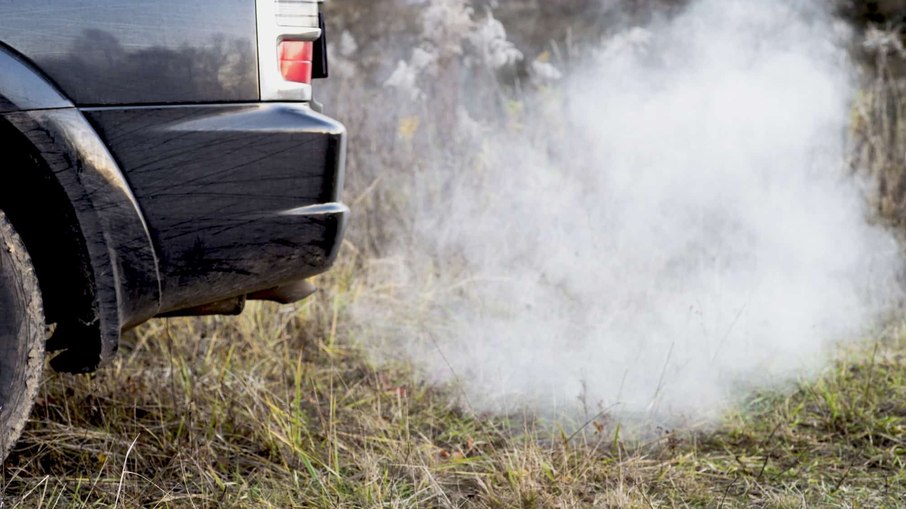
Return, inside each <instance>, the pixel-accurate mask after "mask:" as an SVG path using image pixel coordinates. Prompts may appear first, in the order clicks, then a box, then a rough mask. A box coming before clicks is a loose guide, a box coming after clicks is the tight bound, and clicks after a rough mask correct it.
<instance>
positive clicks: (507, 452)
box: [2, 264, 906, 508]
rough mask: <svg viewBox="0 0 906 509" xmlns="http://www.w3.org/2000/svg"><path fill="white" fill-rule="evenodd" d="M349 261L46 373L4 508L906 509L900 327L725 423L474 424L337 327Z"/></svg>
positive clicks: (8, 475)
mask: <svg viewBox="0 0 906 509" xmlns="http://www.w3.org/2000/svg"><path fill="white" fill-rule="evenodd" d="M355 271H356V269H355V268H354V267H352V265H351V264H350V265H348V266H342V267H339V268H338V270H336V271H334V272H333V273H332V274H331V275H330V276H329V277H328V278H326V279H324V280H322V281H321V284H322V286H324V287H325V288H326V291H325V292H323V293H321V294H319V295H318V296H317V297H315V298H314V299H313V300H311V301H309V302H307V303H304V304H301V305H299V306H296V307H290V308H279V307H275V306H269V305H254V306H251V308H250V309H249V310H248V312H247V313H246V314H245V315H243V316H242V317H240V318H209V319H180V320H169V321H156V322H153V323H151V324H148V325H146V326H143V327H142V328H140V329H139V330H138V331H136V332H134V333H132V334H130V335H129V336H128V337H127V339H126V344H124V346H123V348H122V351H121V353H120V355H119V357H118V359H117V360H116V361H115V362H114V363H113V364H112V365H110V366H109V367H107V368H105V369H104V370H102V371H101V372H99V373H97V374H96V375H93V376H77V377H74V376H68V375H57V374H50V373H49V374H48V376H47V379H46V381H45V384H44V387H43V390H42V392H41V395H40V397H39V400H38V402H37V404H36V406H35V409H34V411H33V414H32V417H33V418H32V421H31V423H30V425H29V426H28V429H27V430H26V432H25V434H24V436H23V439H22V441H21V443H20V444H19V446H18V448H17V449H16V451H15V452H14V454H13V455H12V457H11V458H10V460H9V461H8V462H7V465H6V467H5V469H4V472H3V479H2V483H3V486H4V487H5V496H4V507H20V506H21V507H41V508H90V507H112V506H118V507H275V508H276V507H280V508H285V507H325V508H327V507H331V508H332V507H388V508H409V507H412V508H415V507H419V508H421V507H489V508H496V507H500V508H509V507H521V508H548V507H562V508H572V507H615V508H616V507H620V508H623V507H628V508H635V507H638V508H652V507H714V508H717V507H726V508H732V507H776V508H793V507H871V508H875V507H906V502H904V500H906V498H904V489H906V468H904V466H906V465H904V463H906V332H904V331H900V330H895V331H888V332H886V333H884V334H882V335H881V336H882V337H881V338H880V339H875V340H872V341H868V342H866V343H864V344H863V345H861V346H859V347H858V348H852V349H848V350H846V351H841V353H840V359H841V360H839V361H838V362H836V363H835V364H834V365H832V366H831V367H829V368H828V369H827V370H826V372H824V373H823V374H822V375H821V377H820V378H819V379H818V380H817V381H804V382H802V383H801V385H799V386H798V387H792V388H790V389H789V390H788V391H787V392H785V393H763V394H752V395H751V396H750V398H749V399H748V400H747V401H745V402H743V403H741V404H740V405H739V406H738V407H737V408H736V409H735V410H734V411H732V412H731V413H730V414H729V415H727V416H726V418H725V420H724V422H723V423H721V424H720V425H719V426H718V427H717V429H712V430H694V429H692V430H690V429H686V430H677V431H664V430H662V431H661V432H660V433H658V434H657V436H655V437H653V438H651V439H647V440H644V441H643V440H633V439H628V438H624V435H625V433H623V432H622V431H621V428H619V427H618V426H615V425H614V424H613V423H612V422H607V421H605V420H601V422H591V423H589V425H588V426H586V427H585V428H584V429H582V430H581V431H580V432H578V433H573V432H574V431H575V429H574V428H567V427H566V426H565V425H564V426H563V427H562V428H558V427H556V426H554V427H553V428H552V427H550V426H540V425H538V424H536V423H535V422H534V421H533V420H532V419H531V418H530V416H508V417H506V416H495V415H474V414H473V413H471V412H469V411H467V410H465V409H463V408H459V407H457V406H455V405H454V404H453V403H451V402H453V401H456V400H457V399H459V398H458V397H457V396H458V394H457V393H456V392H455V389H454V388H450V387H446V388H445V387H434V386H429V385H425V384H423V383H420V382H418V381H417V378H416V377H415V376H413V373H412V372H411V370H410V369H409V368H408V367H407V366H405V365H404V364H402V363H401V364H400V365H396V366H386V365H383V366H376V365H373V364H372V363H370V362H369V361H368V359H367V358H366V357H365V356H364V355H363V353H362V352H361V351H360V350H359V349H358V348H356V347H355V346H354V345H355V344H356V343H355V340H356V338H353V337H349V332H348V331H347V329H346V327H345V326H344V322H343V318H344V312H345V311H344V310H345V306H346V304H347V303H348V300H349V299H353V298H355V296H356V295H357V294H358V292H361V291H362V290H363V289H362V288H360V287H358V286H356V285H357V283H355V281H356V279H355V278H353V274H354V273H355Z"/></svg>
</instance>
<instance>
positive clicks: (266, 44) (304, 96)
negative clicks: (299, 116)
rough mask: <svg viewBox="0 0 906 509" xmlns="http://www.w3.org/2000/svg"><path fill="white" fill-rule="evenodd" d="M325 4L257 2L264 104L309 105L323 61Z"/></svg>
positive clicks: (282, 0)
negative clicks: (323, 7) (322, 12)
mask: <svg viewBox="0 0 906 509" xmlns="http://www.w3.org/2000/svg"><path fill="white" fill-rule="evenodd" d="M321 3H322V0H257V9H258V75H259V76H258V77H259V84H260V85H259V86H260V89H261V100H262V101H309V100H311V80H312V77H321V75H322V74H324V73H323V72H321V69H322V68H324V69H325V70H326V64H325V62H324V61H323V58H324V56H325V52H324V43H325V41H324V39H323V38H322V37H323V35H324V30H323V19H322V18H321V14H320V10H321V9H320V7H321Z"/></svg>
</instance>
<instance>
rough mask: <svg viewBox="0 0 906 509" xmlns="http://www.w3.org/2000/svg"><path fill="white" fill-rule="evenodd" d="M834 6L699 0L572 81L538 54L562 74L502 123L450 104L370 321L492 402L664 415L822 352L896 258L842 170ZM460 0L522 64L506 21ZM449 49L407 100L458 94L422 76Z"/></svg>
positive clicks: (694, 413)
mask: <svg viewBox="0 0 906 509" xmlns="http://www.w3.org/2000/svg"><path fill="white" fill-rule="evenodd" d="M429 3H432V2H429ZM827 3H828V2H824V1H823V0H813V1H805V0H801V1H789V0H698V1H695V2H693V3H692V4H691V5H690V6H689V7H688V8H686V9H685V10H684V11H683V12H682V13H681V14H679V15H678V16H676V17H674V18H672V19H670V20H661V21H657V22H653V23H652V24H650V25H649V26H646V27H644V28H634V29H629V30H626V31H622V32H621V33H620V35H618V36H616V37H612V38H610V39H609V40H608V41H607V42H606V43H605V44H603V46H602V47H601V48H599V50H598V51H596V52H595V53H594V55H593V57H591V58H588V59H586V60H584V63H583V64H581V65H577V66H576V67H578V70H573V71H572V72H569V73H566V77H563V78H561V77H560V73H559V71H558V70H557V69H556V68H555V67H553V66H551V65H550V64H548V63H544V62H539V63H536V64H535V67H536V69H538V70H537V71H536V74H537V75H538V77H539V79H544V80H547V81H548V84H547V85H546V86H543V87H538V88H537V89H535V90H533V91H532V92H526V93H525V95H523V96H522V97H521V98H520V99H521V100H520V101H518V102H516V103H512V104H510V105H509V106H508V107H506V108H503V109H502V110H501V115H502V117H503V118H502V119H499V120H495V121H488V120H486V119H482V117H481V116H480V115H474V114H473V115H470V114H468V113H466V111H467V110H466V108H464V107H458V108H456V109H455V111H451V112H449V117H448V118H449V122H450V127H449V129H450V130H451V131H452V132H449V133H447V135H448V138H446V139H440V140H433V141H432V142H431V143H430V144H423V145H418V144H416V145H414V146H413V148H412V150H414V151H418V150H425V147H430V150H436V152H435V153H431V154H430V155H425V154H423V156H424V157H427V158H429V159H430V160H431V161H433V163H434V164H433V165H429V166H428V167H426V168H422V169H421V170H419V171H416V172H414V174H413V176H412V177H411V179H410V180H408V181H406V183H405V184H404V183H402V182H400V183H399V186H400V188H402V189H403V190H404V193H405V194H406V200H405V206H406V207H408V208H407V209H406V214H407V215H408V216H410V217H411V218H413V219H412V223H411V227H410V228H409V229H408V231H406V232H405V234H400V235H397V236H396V238H394V239H393V241H394V243H393V251H394V252H395V253H396V256H392V257H388V258H387V259H383V260H379V261H376V262H375V263H373V264H372V267H371V269H372V270H371V272H370V274H369V277H370V278H371V283H370V287H376V288H381V289H380V290H375V291H373V292H372V293H369V294H366V295H365V296H364V297H363V298H362V299H360V300H359V301H358V302H356V303H355V304H354V305H353V311H354V315H355V316H356V317H357V318H358V320H357V323H359V324H361V332H362V334H363V336H362V337H363V340H364V341H366V342H368V343H370V344H372V345H374V351H375V352H376V353H377V354H378V355H381V356H384V357H386V358H394V357H395V356H398V355H400V354H405V355H406V356H407V358H409V359H411V360H412V361H414V363H415V365H416V366H418V367H419V368H420V369H421V370H422V371H423V372H424V373H425V376H427V377H428V378H429V379H430V380H431V381H436V382H449V381H455V382H456V383H460V384H461V385H462V387H463V389H464V392H465V394H466V395H467V398H468V400H469V404H470V405H471V406H472V407H474V408H478V409H487V410H494V411H508V410H515V409H523V408H529V409H533V410H535V411H538V412H540V413H543V414H547V415H550V414H555V413H562V412H566V413H572V412H574V411H575V410H576V409H583V406H584V410H585V411H592V412H598V411H601V410H605V409H606V410H607V411H609V412H611V413H612V414H614V415H618V416H622V417H624V418H626V417H631V418H637V417H643V418H645V419H655V420H657V421H659V422H664V421H665V420H666V421H675V420H676V419H680V418H689V417H694V418H696V419H698V418H700V417H702V416H707V417H715V416H717V415H719V412H720V411H721V410H722V409H724V408H725V407H726V405H728V404H731V403H732V402H733V401H734V400H735V399H736V398H737V397H738V395H739V394H740V391H743V390H748V389H752V388H756V387H775V386H777V384H780V383H783V382H784V381H788V380H791V379H793V378H795V377H798V376H800V375H807V374H809V373H811V372H813V371H814V369H815V368H818V367H820V366H821V365H822V363H823V362H824V361H825V359H826V357H825V355H826V354H827V353H828V351H829V347H831V346H832V345H834V344H835V343H836V342H838V341H842V340H853V339H858V338H859V335H860V334H862V333H863V332H865V331H866V328H867V327H868V326H870V325H871V324H872V323H873V320H874V319H876V318H877V317H878V316H879V312H881V311H883V310H884V309H886V308H887V306H888V305H889V304H890V303H892V302H893V301H894V299H895V297H896V292H895V290H894V288H895V287H896V281H895V280H896V276H897V271H898V268H899V264H898V248H897V245H896V243H895V242H894V241H893V240H892V238H891V237H890V236H889V235H888V234H886V233H885V232H883V231H882V230H881V229H879V228H878V227H875V226H871V225H870V224H869V223H868V222H867V220H866V210H865V204H864V198H863V196H862V194H861V192H860V190H859V189H858V187H857V183H856V182H854V181H853V179H852V178H851V177H850V176H848V173H847V171H846V169H845V162H846V156H847V154H846V145H847V141H846V136H847V125H848V121H849V113H850V109H849V104H850V102H851V99H852V97H853V94H854V86H853V85H854V79H853V78H854V76H853V74H854V73H853V69H852V67H851V65H850V63H849V61H848V59H847V54H846V51H845V49H844V42H845V41H844V38H845V37H846V33H845V30H842V29H841V27H840V26H839V25H837V24H836V23H835V22H834V20H833V18H832V17H831V15H830V13H829V12H828V7H827V6H826V5H825V4H827ZM433 4H434V5H435V6H436V5H441V6H442V7H443V8H442V9H441V8H439V9H440V10H441V11H443V9H448V10H449V9H454V10H455V9H464V12H467V13H468V9H466V8H465V7H463V2H461V1H458V0H436V1H435V2H433ZM451 6H452V7H451ZM428 10H429V11H430V7H429V8H428ZM469 14H471V13H469ZM426 16H428V17H430V16H431V14H430V13H429V14H426ZM476 18H479V19H478V21H470V20H475V19H476ZM447 19H456V20H457V21H456V22H457V23H461V24H466V23H469V22H471V23H475V24H476V25H477V26H473V27H472V30H473V31H475V32H476V33H485V34H486V37H485V39H484V40H483V42H481V41H479V42H477V43H476V42H475V41H474V40H473V41H472V42H471V44H473V45H475V46H480V47H482V48H483V50H488V51H490V53H489V54H487V55H485V57H484V58H485V60H486V61H488V62H503V63H511V62H510V60H511V58H510V57H508V56H507V52H512V51H514V48H512V46H511V45H508V44H506V43H505V37H503V36H502V32H501V31H500V30H499V26H498V25H497V24H495V23H496V22H494V21H493V20H492V19H489V20H482V19H480V17H477V16H475V15H474V14H471V15H470V16H469V17H468V18H467V19H465V20H464V19H461V18H457V17H455V16H447ZM430 22H431V23H438V20H437V19H436V18H430ZM485 23H489V24H490V27H491V29H488V27H487V26H484V25H483V24H485ZM448 28H449V27H448ZM487 34H490V35H489V36H487ZM444 37H449V35H446V36H444ZM488 37H490V39H491V41H490V43H488V40H487V39H488ZM495 41H496V42H495ZM485 43H487V44H485ZM444 50H445V49H444V48H439V47H437V46H430V45H429V47H427V49H426V48H425V47H421V48H419V49H418V50H417V51H416V54H415V55H414V56H413V58H412V59H410V60H409V61H408V62H406V63H404V64H401V65H400V67H399V68H397V70H396V73H394V76H393V77H392V78H391V80H390V81H389V82H388V86H395V87H403V88H406V90H403V91H401V92H400V93H399V94H398V96H399V97H400V104H399V105H398V108H400V109H406V108H410V109H411V104H412V103H413V102H418V101H422V102H421V103H419V104H422V105H423V107H424V109H425V110H431V109H432V108H436V107H439V106H438V104H440V105H441V106H443V105H448V104H449V103H450V101H446V100H445V99H444V98H438V97H434V96H432V92H431V89H430V88H429V90H415V91H414V90H413V88H414V87H416V86H417V85H416V84H417V83H418V74H419V73H434V74H430V75H429V79H428V81H429V82H430V81H432V80H434V81H442V80H443V79H444V75H443V72H442V71H438V70H437V66H438V65H439V64H438V61H439V60H442V58H443V57H442V56H438V55H437V54H438V53H441V52H442V51H444ZM451 51H454V54H455V45H454V47H453V49H452V50H451ZM432 52H434V53H432ZM479 53H480V52H479ZM432 55H433V57H432ZM463 58H465V57H463ZM468 87H469V85H468V84H466V85H465V86H464V87H463V89H462V91H460V92H459V93H458V94H459V95H458V96H457V97H458V98H459V102H460V103H465V102H467V101H468V99H469V97H468V96H469V94H471V93H472V91H470V89H469V88H468ZM390 95H392V94H390ZM454 103H455V101H454ZM422 121H423V122H424V119H423V120H422ZM413 122H414V121H413ZM416 129H418V126H417V124H416V125H409V127H401V130H400V133H396V136H397V143H400V144H405V139H404V138H406V136H407V135H411V131H414V130H416ZM441 132H444V131H441ZM356 149H357V150H363V149H364V147H357V148H356ZM386 178H388V179H393V178H394V177H393V175H387V176H386ZM394 185H396V184H394Z"/></svg>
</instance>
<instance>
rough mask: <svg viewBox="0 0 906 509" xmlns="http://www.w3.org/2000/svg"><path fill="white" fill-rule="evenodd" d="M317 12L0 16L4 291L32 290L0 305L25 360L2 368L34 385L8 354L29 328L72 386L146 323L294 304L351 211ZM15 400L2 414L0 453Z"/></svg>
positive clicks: (11, 429) (179, 8) (146, 9)
mask: <svg viewBox="0 0 906 509" xmlns="http://www.w3.org/2000/svg"><path fill="white" fill-rule="evenodd" d="M321 7H322V4H321V2H320V1H315V0H257V1H256V0H205V1H193V2H185V1H184V0H160V1H156V2H137V1H134V2H133V1H122V0H11V1H7V2H3V3H0V142H2V143H3V144H4V146H9V147H14V149H13V151H12V153H11V157H9V158H8V159H7V161H6V162H4V163H0V213H2V214H3V215H2V216H0V219H2V220H3V222H4V223H6V222H8V225H9V226H8V227H7V228H5V229H4V230H2V231H3V232H6V233H5V237H6V240H5V241H4V239H2V238H0V242H5V245H6V246H19V245H21V246H22V250H24V251H26V253H22V255H17V256H16V257H15V260H16V265H17V266H18V267H19V269H16V271H15V273H17V274H20V273H21V274H20V276H17V277H16V278H15V281H17V283H16V284H17V285H19V286H22V285H25V286H28V283H29V281H31V280H32V279H31V278H32V277H34V279H35V280H36V281H37V286H39V287H40V292H38V293H36V294H34V295H32V297H33V298H27V299H20V300H21V301H22V302H19V303H18V304H8V307H9V308H10V309H12V307H17V308H21V309H22V310H23V311H22V312H18V311H17V312H14V313H13V315H15V316H16V317H17V318H16V320H13V319H12V318H10V317H8V316H7V317H5V318H4V316H3V315H0V320H3V321H4V323H5V324H6V325H8V326H7V327H5V328H4V327H0V335H5V337H4V338H0V347H2V346H3V344H7V343H8V344H9V345H12V346H9V347H8V348H7V350H9V351H13V346H16V349H15V351H16V352H20V353H18V354H16V355H19V356H20V357H22V360H21V362H10V363H8V364H9V365H10V366H13V365H15V366H24V367H21V368H10V369H11V370H12V369H21V370H31V371H30V372H33V371H34V370H36V369H40V366H39V365H40V364H41V363H39V362H34V360H33V359H34V358H36V357H35V355H36V354H35V351H34V348H32V347H28V348H25V347H20V346H19V345H20V344H28V345H33V344H34V342H35V340H34V338H35V337H36V335H35V333H34V331H35V330H37V329H40V330H41V331H44V330H45V329H46V330H48V331H50V332H49V333H48V338H49V339H48V340H47V343H46V345H47V349H48V351H51V352H53V354H54V357H53V359H52V361H51V362H52V364H53V365H54V367H55V368H57V369H59V370H63V371H71V372H84V371H91V370H93V369H95V368H97V367H98V366H99V365H100V364H101V363H103V362H104V361H106V360H108V359H109V358H110V357H111V356H112V355H113V354H114V353H115V351H116V348H117V344H118V341H119V337H120V334H121V333H122V332H123V331H124V330H126V329H128V328H130V327H133V326H135V325H137V324H140V323H142V322H144V321H146V320H148V319H149V318H153V317H155V316H172V315H195V314H211V313H225V314H229V313H236V312H239V311H241V309H242V306H243V304H244V302H245V301H246V299H267V300H275V301H279V302H292V301H294V300H298V299H300V298H304V297H305V296H307V295H308V294H309V293H310V292H311V286H310V285H309V284H307V279H308V278H310V277H312V276H314V275H316V274H318V273H321V272H323V271H325V270H327V269H328V268H329V267H330V265H331V264H332V263H333V261H334V259H335V257H336V253H337V250H338V248H339V245H340V242H341V239H342V234H343V229H344V225H345V221H346V216H347V214H348V210H347V208H346V207H345V206H344V205H343V204H342V202H341V200H340V193H341V189H342V183H343V171H344V166H345V151H346V146H345V143H346V136H345V130H344V128H343V126H342V125H341V124H339V123H338V122H336V121H335V120H333V119H331V118H329V117H327V116H325V115H323V114H321V113H320V112H319V111H317V110H320V106H319V105H318V104H317V103H316V102H315V101H314V100H313V96H314V94H315V92H316V90H317V87H318V86H319V84H324V83H326V82H324V81H319V79H321V78H326V77H327V74H328V60H327V51H326V33H325V28H326V26H327V25H326V23H325V18H324V13H323V12H322V10H321ZM2 224H3V223H0V226H2ZM10 249H12V248H10ZM8 265H9V264H8ZM10 270H12V269H10ZM10 274H12V272H10ZM7 279H8V280H9V281H13V279H14V278H13V276H12V275H9V276H8V277H7ZM4 284H5V286H6V288H7V289H8V288H12V285H13V283H9V282H8V283H3V281H0V286H3V285H4ZM33 286H34V285H33ZM21 293H22V292H12V291H9V292H7V294H9V295H13V294H21ZM10 299H12V300H15V299H13V297H9V298H8V299H7V300H10ZM12 300H10V302H12ZM36 303H40V304H41V305H40V307H41V309H42V310H43V315H44V316H45V317H46V318H41V319H37V318H35V314H34V313H33V312H30V311H29V310H34V309H35V306H36ZM26 311H29V313H26ZM27 316H31V318H29V319H28V320H30V321H28V323H24V322H23V323H20V320H26V318H22V317H27ZM37 322H41V323H37ZM43 322H46V324H45V323H43ZM0 325H3V324H0ZM45 325H47V327H45ZM25 329H28V330H30V331H31V333H30V335H28V336H27V338H25V339H22V338H21V337H19V336H22V334H20V333H19V332H18V331H21V330H25ZM42 334H43V332H42ZM23 341H25V343H23ZM0 350H2V348H0ZM23 352H24V353H23ZM0 354H2V352H0ZM30 359H31V360H30ZM2 362H3V361H2V359H0V365H2ZM36 366H37V367H36ZM32 374H33V373H32ZM0 375H2V373H0ZM25 375H27V376H22V377H19V378H21V379H22V380H23V382H21V383H19V385H15V384H16V383H18V382H7V381H6V378H9V379H11V380H13V379H18V378H16V377H5V378H4V377H2V376H0V385H2V384H6V385H7V387H5V388H4V387H0V398H4V401H5V402H10V403H12V402H14V401H16V402H18V401H26V400H30V397H19V396H17V397H16V398H12V397H9V396H5V395H7V394H20V395H27V394H33V390H32V389H29V388H27V387H26V385H28V384H26V382H25V380H30V378H29V376H31V375H29V374H28V373H25ZM32 378H33V377H32ZM29 384H31V385H28V387H32V386H33V385H34V384H33V383H31V382H29ZM30 391H31V392H30ZM0 403H4V402H0ZM27 404H28V403H21V404H20V403H16V404H15V405H12V406H14V407H16V408H14V409H10V408H9V407H10V405H7V404H4V405H3V410H2V412H3V414H0V435H2V436H0V440H2V442H3V443H10V442H12V440H13V439H14V438H15V436H17V434H18V431H17V430H18V429H20V428H21V422H19V421H20V420H21V419H19V418H16V417H15V416H17V415H21V414H23V412H22V408H23V405H26V407H25V408H26V410H27ZM25 413H27V412H25ZM7 415H8V416H11V417H9V419H8V420H10V423H9V424H7V423H6V421H5V420H4V419H6V416H7ZM12 421H15V422H12ZM0 448H2V451H0V452H3V453H4V454H5V452H6V450H7V447H5V446H2V444H0Z"/></svg>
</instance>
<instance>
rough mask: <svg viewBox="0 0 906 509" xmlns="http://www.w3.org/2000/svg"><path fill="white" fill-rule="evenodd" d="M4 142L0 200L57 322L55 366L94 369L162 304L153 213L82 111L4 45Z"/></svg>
mask: <svg viewBox="0 0 906 509" xmlns="http://www.w3.org/2000/svg"><path fill="white" fill-rule="evenodd" d="M0 144H2V146H3V147H4V148H3V151H4V152H6V154H5V155H4V157H3V158H2V160H0V208H2V209H3V210H4V212H6V214H7V215H8V216H9V217H10V221H11V222H12V224H13V225H14V227H15V228H16V229H17V231H20V235H21V236H22V237H23V240H24V242H25V244H26V247H27V249H28V250H29V253H30V254H31V256H32V258H33V260H34V264H35V268H36V272H37V274H38V278H39V281H40V285H41V288H42V293H43V294H44V299H45V301H46V304H45V306H46V307H47V309H48V313H47V314H48V316H49V321H50V319H53V320H54V321H56V323H57V329H56V331H55V333H54V335H53V337H52V338H51V340H50V341H49V343H48V349H49V350H57V351H60V353H59V354H58V355H57V356H56V357H55V358H54V359H53V360H52V361H51V364H52V365H53V367H54V368H56V369H58V370H61V371H68V372H89V371H93V370H94V369H96V368H97V367H98V366H99V365H101V364H102V363H103V362H105V361H107V360H109V359H110V358H111V357H112V356H113V354H114V353H115V352H116V349H117V347H118V344H119V338H120V334H121V333H122V331H123V330H125V329H126V328H129V327H131V326H134V325H137V324H138V323H141V322H143V321H145V320H147V319H148V318H151V317H153V316H154V315H156V314H157V312H158V311H159V308H160V276H159V273H158V262H157V256H156V253H155V251H154V247H153V243H152V241H151V237H150V234H149V233H148V228H147V226H146V224H145V222H144V218H143V216H142V214H141V211H140V209H139V206H138V204H137V202H136V201H135V198H134V197H133V195H132V192H131V190H130V189H129V186H128V183H127V182H126V179H125V177H124V176H123V174H122V172H121V171H120V170H119V167H118V166H117V164H116V162H115V161H114V159H113V157H112V156H111V155H110V153H109V152H108V151H107V149H106V147H105V145H104V143H103V142H102V141H101V139H100V138H99V137H98V135H97V133H96V132H95V131H94V129H93V128H92V127H91V125H90V124H89V123H88V121H87V120H86V119H85V117H84V116H83V115H82V114H81V112H79V111H78V110H77V109H76V108H74V107H73V106H72V103H71V102H70V101H69V100H68V99H66V98H65V97H64V96H63V95H62V94H61V93H60V92H59V91H58V90H57V89H56V87H55V86H54V85H53V84H52V83H51V82H50V81H49V80H48V79H47V78H46V77H44V76H43V75H42V74H41V73H40V71H38V70H37V69H35V68H34V67H33V66H31V65H30V64H29V63H28V62H27V61H26V60H25V59H23V58H22V57H21V56H19V55H17V54H16V53H15V52H14V51H12V50H10V49H9V48H7V47H4V46H0ZM7 209H9V210H7ZM33 251H34V252H33ZM61 253H63V255H62V256H61Z"/></svg>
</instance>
